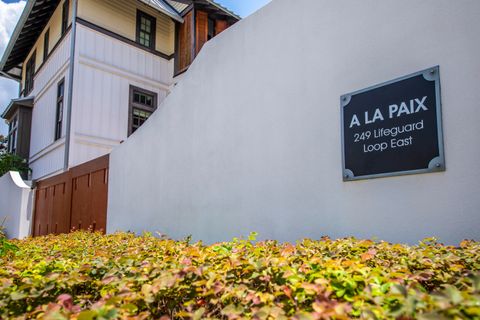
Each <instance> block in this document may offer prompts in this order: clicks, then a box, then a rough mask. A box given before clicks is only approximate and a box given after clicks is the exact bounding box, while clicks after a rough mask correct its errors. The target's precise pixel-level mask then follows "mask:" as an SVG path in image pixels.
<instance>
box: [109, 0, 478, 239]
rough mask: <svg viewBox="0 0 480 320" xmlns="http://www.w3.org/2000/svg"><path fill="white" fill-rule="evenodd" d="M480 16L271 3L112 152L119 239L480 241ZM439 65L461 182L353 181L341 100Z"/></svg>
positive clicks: (370, 0) (468, 6) (203, 57)
mask: <svg viewBox="0 0 480 320" xmlns="http://www.w3.org/2000/svg"><path fill="white" fill-rule="evenodd" d="M372 8H375V10H372ZM479 16H480V2H478V1H477V0H462V1H455V2H453V1H450V0H425V1H420V2H419V1H417V0H402V1H399V0H365V1H361V2H360V1H356V0H341V1H327V0H323V1H320V0H299V1H296V3H295V4H294V5H292V1H289V0H275V1H272V2H271V3H270V4H269V5H267V6H266V7H264V8H263V9H261V10H260V11H258V12H256V13H255V14H253V15H252V16H249V17H247V18H246V19H244V20H242V21H240V22H238V23H237V24H235V25H234V26H232V27H231V28H229V29H228V30H227V31H225V32H223V33H222V34H220V35H219V36H218V37H216V38H215V39H213V40H212V41H209V42H208V43H207V44H206V45H205V46H204V48H203V50H202V52H201V53H200V55H199V56H198V58H197V59H196V60H195V61H194V63H193V64H192V66H191V67H190V69H189V72H188V73H187V74H185V76H184V78H183V79H182V81H181V82H179V83H178V84H177V86H176V87H175V88H174V89H173V91H172V93H171V94H170V95H169V96H168V97H167V99H166V100H165V102H164V104H163V105H162V108H161V109H159V110H158V111H157V112H156V113H155V114H154V115H153V116H152V117H151V118H150V119H149V121H148V122H147V123H146V124H145V125H144V126H143V127H141V128H140V129H139V130H137V132H136V133H135V134H134V135H133V136H131V137H130V139H128V141H126V142H125V143H124V144H122V145H121V146H119V147H117V148H115V149H114V150H113V151H112V153H111V158H110V159H111V162H110V189H109V208H108V215H107V217H108V221H107V231H108V232H114V231H116V230H131V231H135V232H142V231H144V230H149V231H159V232H162V233H164V234H167V235H169V236H171V237H174V238H183V237H185V236H187V235H193V237H194V239H202V240H205V241H207V242H215V241H221V240H229V239H231V238H232V237H234V236H240V235H247V234H248V233H249V232H251V231H257V232H259V233H260V237H261V238H263V239H264V238H274V239H278V240H288V241H294V240H296V239H300V238H304V237H312V238H317V239H318V238H320V237H321V236H323V235H330V236H331V237H335V238H336V237H345V236H356V237H360V238H364V237H368V238H371V237H375V236H376V237H378V238H380V239H384V240H388V241H395V242H412V243H413V242H417V241H418V240H420V239H422V238H424V237H428V236H437V237H439V238H440V240H441V241H444V242H446V243H458V241H460V240H462V239H464V238H474V239H477V240H479V236H480V235H479V232H478V230H479V226H480V215H479V208H480V197H478V190H480V170H476V169H475V168H476V166H477V161H478V159H479V158H480V144H479V143H478V137H479V136H480V126H478V101H480V90H478V83H479V80H480V79H479V74H480V60H479V59H478V57H479V56H480V42H478V41H476V39H478V30H479V29H480V20H479V19H478V17H479ZM285 21H290V23H288V24H286V23H285ZM435 65H439V66H440V74H441V76H440V77H441V86H442V103H443V125H444V126H443V129H444V130H443V131H444V139H445V155H446V171H445V172H439V173H431V174H419V175H409V176H397V177H389V178H381V179H372V180H362V181H355V182H343V181H342V159H341V153H342V152H341V145H342V144H341V114H340V96H341V95H343V94H345V93H349V92H352V91H356V90H360V89H363V88H367V87H369V86H371V85H374V84H377V83H381V82H384V81H388V80H391V79H395V78H397V77H400V76H404V75H407V74H410V73H413V72H416V71H420V70H424V69H426V68H429V67H432V66H435ZM225 75H228V77H225Z"/></svg>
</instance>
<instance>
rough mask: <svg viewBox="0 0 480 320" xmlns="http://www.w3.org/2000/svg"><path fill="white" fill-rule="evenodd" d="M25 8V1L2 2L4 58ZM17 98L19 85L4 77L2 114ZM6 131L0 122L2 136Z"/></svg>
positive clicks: (0, 97) (0, 91)
mask: <svg viewBox="0 0 480 320" xmlns="http://www.w3.org/2000/svg"><path fill="white" fill-rule="evenodd" d="M24 7H25V1H20V2H16V3H5V2H3V1H0V56H3V52H4V51H5V48H6V47H7V44H8V41H9V40H10V36H11V34H12V32H13V29H15V25H16V24H17V21H18V19H19V18H20V15H21V13H22V10H23V8H24ZM16 97H18V83H17V82H15V81H12V80H8V79H5V78H3V77H2V78H0V113H1V112H3V110H4V109H5V107H6V106H7V105H8V103H9V102H10V99H12V98H16ZM6 131H7V127H6V125H5V124H4V123H3V121H0V134H5V133H6Z"/></svg>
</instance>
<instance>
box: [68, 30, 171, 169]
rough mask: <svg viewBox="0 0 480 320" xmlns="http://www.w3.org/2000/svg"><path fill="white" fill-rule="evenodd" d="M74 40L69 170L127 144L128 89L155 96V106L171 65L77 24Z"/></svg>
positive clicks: (163, 94) (164, 92) (168, 80)
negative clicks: (74, 58)
mask: <svg viewBox="0 0 480 320" xmlns="http://www.w3.org/2000/svg"><path fill="white" fill-rule="evenodd" d="M76 41H77V44H76V48H77V54H76V61H75V79H74V88H73V90H74V96H73V99H74V101H73V107H72V134H73V136H72V138H73V140H72V141H73V143H72V145H71V148H72V149H71V154H70V166H74V165H78V164H80V163H83V162H85V161H88V160H91V159H94V158H97V157H99V156H102V155H104V154H107V153H109V152H110V151H111V150H112V148H113V147H114V146H116V145H118V144H119V143H120V142H121V141H123V140H126V139H127V134H128V117H129V89H130V85H133V86H136V87H140V88H142V89H146V90H149V91H153V92H155V93H157V95H158V99H157V101H158V104H160V103H161V102H162V101H163V100H164V98H165V97H166V95H167V93H168V92H169V90H170V86H171V85H172V82H173V79H172V76H173V60H166V59H164V58H161V57H159V56H157V55H154V54H152V53H150V52H147V51H145V50H142V49H139V48H137V47H135V46H132V45H130V44H128V43H125V42H122V41H120V40H118V39H115V38H113V37H110V36H107V35H105V34H103V33H100V32H98V31H95V30H93V29H91V28H88V27H86V26H83V25H78V26H77V38H76Z"/></svg>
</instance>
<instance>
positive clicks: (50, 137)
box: [29, 31, 71, 180]
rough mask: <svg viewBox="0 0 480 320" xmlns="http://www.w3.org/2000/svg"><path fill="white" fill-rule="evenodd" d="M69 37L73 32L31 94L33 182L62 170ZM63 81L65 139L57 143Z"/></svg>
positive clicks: (31, 163)
mask: <svg viewBox="0 0 480 320" xmlns="http://www.w3.org/2000/svg"><path fill="white" fill-rule="evenodd" d="M70 33H71V31H69V33H68V34H67V35H66V36H65V37H64V38H63V39H62V41H61V42H60V43H59V45H58V46H57V48H56V50H55V51H54V52H53V53H52V55H51V56H50V58H49V59H48V61H47V62H46V64H45V65H44V66H43V67H42V69H41V70H40V71H39V72H38V73H37V75H36V76H35V85H34V88H33V90H32V95H34V96H35V100H34V107H33V109H32V129H31V140H30V159H29V163H30V167H31V168H32V178H33V179H34V180H36V179H39V178H43V177H45V176H47V175H51V174H54V173H57V172H59V171H61V170H63V165H64V164H63V161H64V153H65V149H64V144H65V123H66V116H67V115H66V112H65V110H66V106H65V104H66V103H65V101H67V100H66V99H67V97H68V70H69V62H70V36H71V34H70ZM62 79H64V81H65V90H64V92H65V97H64V112H63V125H62V137H61V138H60V139H59V140H57V141H55V117H56V109H57V108H56V104H57V103H56V102H57V88H58V83H59V82H60V81H61V80H62Z"/></svg>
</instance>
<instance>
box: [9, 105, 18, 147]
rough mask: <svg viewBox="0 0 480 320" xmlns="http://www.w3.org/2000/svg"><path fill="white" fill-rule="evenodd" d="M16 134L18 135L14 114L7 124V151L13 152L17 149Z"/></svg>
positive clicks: (16, 117) (16, 116) (16, 119)
mask: <svg viewBox="0 0 480 320" xmlns="http://www.w3.org/2000/svg"><path fill="white" fill-rule="evenodd" d="M17 135H18V115H17V114H16V115H15V116H14V117H13V118H12V120H11V121H10V122H9V124H8V135H7V140H8V146H7V150H8V152H9V153H12V154H15V152H16V151H17Z"/></svg>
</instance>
